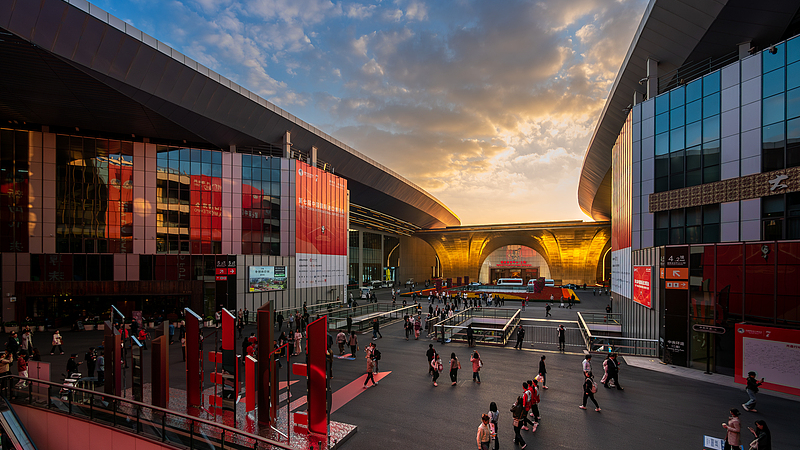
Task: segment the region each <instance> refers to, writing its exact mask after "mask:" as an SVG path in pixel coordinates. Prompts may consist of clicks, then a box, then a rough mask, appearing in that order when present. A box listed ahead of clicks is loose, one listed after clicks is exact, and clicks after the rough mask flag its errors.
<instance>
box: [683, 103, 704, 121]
mask: <svg viewBox="0 0 800 450" xmlns="http://www.w3.org/2000/svg"><path fill="white" fill-rule="evenodd" d="M702 118H703V101H702V100H696V101H693V102H692V103H689V104H688V105H686V123H692V122H695V121H697V120H700V119H702Z"/></svg>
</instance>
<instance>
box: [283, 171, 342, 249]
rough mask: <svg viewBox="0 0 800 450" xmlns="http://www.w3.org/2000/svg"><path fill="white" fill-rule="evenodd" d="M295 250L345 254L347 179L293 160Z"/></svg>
mask: <svg viewBox="0 0 800 450" xmlns="http://www.w3.org/2000/svg"><path fill="white" fill-rule="evenodd" d="M296 196H297V214H296V215H297V248H296V252H297V253H306V254H314V255H347V198H346V197H347V180H345V179H343V178H340V177H337V176H335V175H333V174H330V173H328V172H325V171H323V170H320V169H317V168H316V167H311V166H309V165H308V164H306V163H303V162H301V161H297V193H296Z"/></svg>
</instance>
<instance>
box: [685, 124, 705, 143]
mask: <svg viewBox="0 0 800 450" xmlns="http://www.w3.org/2000/svg"><path fill="white" fill-rule="evenodd" d="M702 138H703V126H702V122H695V123H690V124H689V125H686V146H687V147H694V146H695V145H700V143H701V142H702Z"/></svg>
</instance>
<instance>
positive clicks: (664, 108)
mask: <svg viewBox="0 0 800 450" xmlns="http://www.w3.org/2000/svg"><path fill="white" fill-rule="evenodd" d="M668 111H669V94H668V93H667V94H661V95H659V96H658V97H656V114H661V113H665V112H668Z"/></svg>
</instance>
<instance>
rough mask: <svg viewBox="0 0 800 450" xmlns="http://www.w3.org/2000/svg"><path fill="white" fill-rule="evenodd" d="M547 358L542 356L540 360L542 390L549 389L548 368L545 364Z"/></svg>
mask: <svg viewBox="0 0 800 450" xmlns="http://www.w3.org/2000/svg"><path fill="white" fill-rule="evenodd" d="M544 360H545V356H544V355H542V357H541V359H539V376H541V377H542V388H544V389H548V387H547V366H545V364H544Z"/></svg>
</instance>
